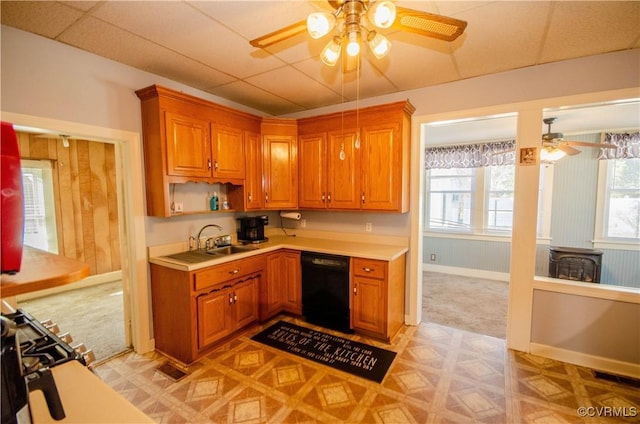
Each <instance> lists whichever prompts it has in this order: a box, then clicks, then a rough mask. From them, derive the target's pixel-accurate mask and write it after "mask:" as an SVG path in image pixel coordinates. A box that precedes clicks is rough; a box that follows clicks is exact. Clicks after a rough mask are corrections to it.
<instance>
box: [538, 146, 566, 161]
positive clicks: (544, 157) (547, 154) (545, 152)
mask: <svg viewBox="0 0 640 424" xmlns="http://www.w3.org/2000/svg"><path fill="white" fill-rule="evenodd" d="M565 156H566V153H565V152H563V151H562V150H560V149H558V148H556V147H544V148H543V149H542V150H541V151H540V160H541V161H542V162H546V163H553V162H555V161H557V160H560V159H562V158H563V157H565Z"/></svg>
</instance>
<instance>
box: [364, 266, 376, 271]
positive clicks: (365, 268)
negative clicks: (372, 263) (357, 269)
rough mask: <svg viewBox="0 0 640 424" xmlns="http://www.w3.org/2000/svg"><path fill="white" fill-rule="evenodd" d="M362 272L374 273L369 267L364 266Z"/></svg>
mask: <svg viewBox="0 0 640 424" xmlns="http://www.w3.org/2000/svg"><path fill="white" fill-rule="evenodd" d="M362 270H363V271H364V272H373V271H374V269H373V268H369V267H366V266H365V267H363V268H362Z"/></svg>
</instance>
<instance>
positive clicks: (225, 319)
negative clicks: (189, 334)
mask: <svg viewBox="0 0 640 424" xmlns="http://www.w3.org/2000/svg"><path fill="white" fill-rule="evenodd" d="M232 304H233V299H232V297H231V293H230V292H229V290H227V289H224V290H219V291H215V292H213V293H209V294H206V295H202V296H199V297H198V305H197V308H198V324H197V326H198V348H200V349H202V348H204V347H206V346H207V345H210V344H211V343H214V342H216V341H218V340H220V339H222V338H223V337H226V336H228V335H229V334H231V331H232V330H233V325H232V321H231V320H232V316H231V306H232Z"/></svg>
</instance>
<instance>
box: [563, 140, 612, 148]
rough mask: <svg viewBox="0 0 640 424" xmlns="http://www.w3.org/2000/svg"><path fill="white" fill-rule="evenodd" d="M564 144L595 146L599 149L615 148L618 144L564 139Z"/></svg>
mask: <svg viewBox="0 0 640 424" xmlns="http://www.w3.org/2000/svg"><path fill="white" fill-rule="evenodd" d="M564 144H566V145H567V146H584V147H596V148H599V149H617V148H618V146H616V145H615V144H605V143H588V142H586V141H564Z"/></svg>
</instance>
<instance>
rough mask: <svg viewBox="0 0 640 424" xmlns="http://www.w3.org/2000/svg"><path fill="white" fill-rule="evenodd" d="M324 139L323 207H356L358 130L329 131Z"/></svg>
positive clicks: (358, 151)
mask: <svg viewBox="0 0 640 424" xmlns="http://www.w3.org/2000/svg"><path fill="white" fill-rule="evenodd" d="M328 139H329V143H328V147H327V152H328V153H327V180H328V183H327V207H328V208H329V209H360V168H361V165H360V163H361V153H360V149H361V147H360V146H359V145H358V130H357V129H352V130H347V131H330V132H329V134H328ZM360 144H361V143H360Z"/></svg>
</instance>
